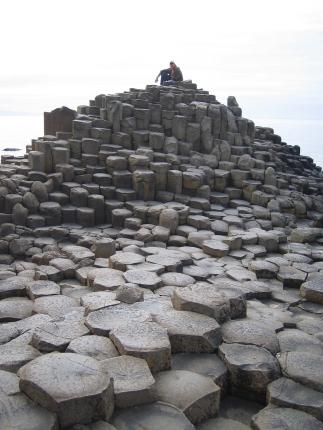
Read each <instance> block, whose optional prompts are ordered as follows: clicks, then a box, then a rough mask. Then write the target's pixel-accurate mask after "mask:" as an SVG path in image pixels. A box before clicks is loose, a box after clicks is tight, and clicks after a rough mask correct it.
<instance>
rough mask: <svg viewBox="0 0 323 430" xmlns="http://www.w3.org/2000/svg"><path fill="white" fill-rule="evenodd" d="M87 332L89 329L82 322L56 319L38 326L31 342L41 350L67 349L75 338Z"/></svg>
mask: <svg viewBox="0 0 323 430" xmlns="http://www.w3.org/2000/svg"><path fill="white" fill-rule="evenodd" d="M86 334H89V329H88V328H87V327H85V325H84V324H83V323H82V322H79V321H74V322H73V321H72V322H71V321H58V322H56V321H55V322H50V323H48V324H44V325H41V326H40V327H38V328H36V329H35V330H34V332H33V335H32V340H31V344H32V345H33V346H34V347H35V348H37V349H38V350H39V351H41V352H52V351H65V349H66V347H67V346H68V344H69V343H70V342H71V341H72V340H73V339H76V338H78V337H80V336H84V335H86Z"/></svg>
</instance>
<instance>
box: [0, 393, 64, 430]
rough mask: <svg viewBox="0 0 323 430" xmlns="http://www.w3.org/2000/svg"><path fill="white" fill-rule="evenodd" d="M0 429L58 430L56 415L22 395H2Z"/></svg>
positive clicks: (0, 400) (0, 397)
mask: <svg viewBox="0 0 323 430" xmlns="http://www.w3.org/2000/svg"><path fill="white" fill-rule="evenodd" d="M0 428H2V429H4V430H5V429H8V430H9V429H10V430H11V429H15V430H43V429H45V428H46V429H48V430H56V429H57V428H58V420H57V416H56V414H55V413H53V412H50V411H48V410H47V409H45V408H42V407H41V406H39V405H37V404H36V403H34V402H32V401H31V400H30V399H29V398H28V397H27V396H25V395H24V394H20V393H14V394H10V395H3V394H0Z"/></svg>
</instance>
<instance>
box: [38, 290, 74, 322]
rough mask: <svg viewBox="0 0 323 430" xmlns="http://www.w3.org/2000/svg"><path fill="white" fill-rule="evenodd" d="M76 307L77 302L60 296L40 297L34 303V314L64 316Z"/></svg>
mask: <svg viewBox="0 0 323 430" xmlns="http://www.w3.org/2000/svg"><path fill="white" fill-rule="evenodd" d="M78 307H79V303H78V301H77V300H75V299H73V298H71V297H66V296H61V295H54V296H42V297H39V298H37V299H36V300H35V301H34V312H36V313H38V314H47V315H50V316H52V317H60V316H64V315H65V314H67V313H69V312H71V311H73V310H75V309H76V308H78Z"/></svg>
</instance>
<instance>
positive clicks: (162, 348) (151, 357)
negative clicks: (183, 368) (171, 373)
mask: <svg viewBox="0 0 323 430" xmlns="http://www.w3.org/2000/svg"><path fill="white" fill-rule="evenodd" d="M110 339H111V340H112V342H113V343H114V344H115V346H116V347H117V349H118V351H119V353H120V354H121V355H132V356H134V357H138V358H143V359H145V360H146V361H147V364H148V366H149V368H150V370H151V371H152V372H153V373H156V372H160V371H162V370H166V369H168V368H169V367H170V356H171V353H170V352H171V345H170V342H169V338H168V336H167V330H166V329H165V328H164V327H161V326H160V325H159V324H156V323H154V322H143V323H142V322H132V323H131V324H125V325H124V324H122V325H121V326H118V327H116V328H114V329H112V330H111V332H110Z"/></svg>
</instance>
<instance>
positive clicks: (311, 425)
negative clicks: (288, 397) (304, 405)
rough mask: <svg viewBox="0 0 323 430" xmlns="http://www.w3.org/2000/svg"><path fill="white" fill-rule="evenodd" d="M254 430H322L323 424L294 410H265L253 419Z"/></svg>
mask: <svg viewBox="0 0 323 430" xmlns="http://www.w3.org/2000/svg"><path fill="white" fill-rule="evenodd" d="M252 428H253V429H255V430H269V429H272V428H281V429H286V430H303V429H308V430H322V429H323V424H322V423H321V422H320V421H319V420H317V419H316V418H314V417H312V416H311V415H309V414H307V413H305V412H301V411H297V410H295V409H292V408H269V407H267V408H265V409H262V410H261V411H260V412H259V413H258V414H257V415H255V416H254V417H253V418H252Z"/></svg>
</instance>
